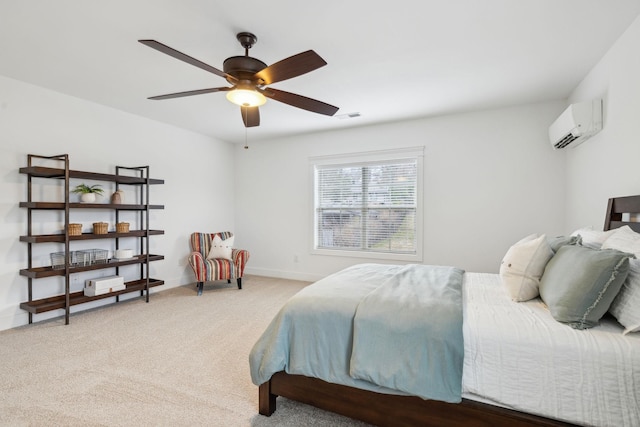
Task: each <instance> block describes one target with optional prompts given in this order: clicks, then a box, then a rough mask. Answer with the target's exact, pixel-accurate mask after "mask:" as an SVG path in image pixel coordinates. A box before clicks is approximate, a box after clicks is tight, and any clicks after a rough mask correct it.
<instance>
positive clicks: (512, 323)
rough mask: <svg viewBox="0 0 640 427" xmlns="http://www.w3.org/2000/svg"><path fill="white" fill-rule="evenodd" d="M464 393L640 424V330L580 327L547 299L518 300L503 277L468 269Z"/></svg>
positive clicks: (572, 418)
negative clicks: (554, 313)
mask: <svg viewBox="0 0 640 427" xmlns="http://www.w3.org/2000/svg"><path fill="white" fill-rule="evenodd" d="M463 300H464V312H463V315H464V324H463V334H464V350H465V356H464V370H463V397H467V398H471V399H475V400H481V401H489V402H495V403H497V404H500V405H503V406H507V407H510V408H513V409H517V410H520V411H525V412H530V413H536V414H540V415H544V416H547V417H551V418H557V419H561V420H566V421H569V422H573V423H578V424H581V425H592V426H611V427H621V426H629V427H633V426H635V427H637V426H640V403H639V402H640V334H638V333H636V334H628V335H625V336H623V335H622V332H623V328H622V327H621V326H620V325H619V324H618V323H617V322H616V321H615V320H613V319H605V320H603V321H602V322H601V324H600V325H599V326H597V327H595V328H592V329H587V330H575V329H572V328H570V327H569V326H567V325H564V324H561V323H558V322H556V321H555V320H554V319H553V318H552V317H551V315H550V313H549V311H548V310H547V309H546V307H545V306H544V303H543V302H542V301H541V300H540V299H534V300H531V301H528V302H520V303H515V302H513V301H511V300H510V299H509V297H508V295H507V293H506V292H505V290H504V289H503V287H502V284H501V283H500V277H499V276H498V275H496V274H482V273H466V274H465V280H464V284H463Z"/></svg>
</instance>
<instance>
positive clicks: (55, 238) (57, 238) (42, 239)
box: [20, 230, 164, 243]
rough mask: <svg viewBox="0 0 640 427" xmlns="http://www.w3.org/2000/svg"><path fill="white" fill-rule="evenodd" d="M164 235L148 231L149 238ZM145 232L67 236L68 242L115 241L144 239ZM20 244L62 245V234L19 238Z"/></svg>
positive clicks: (161, 232) (161, 231)
mask: <svg viewBox="0 0 640 427" xmlns="http://www.w3.org/2000/svg"><path fill="white" fill-rule="evenodd" d="M161 234H164V230H149V236H159V235H161ZM146 235H147V232H146V230H131V231H129V232H128V233H116V232H115V231H110V232H108V233H107V234H93V233H82V234H81V235H79V236H69V240H70V241H73V240H95V239H116V238H123V237H144V236H146ZM20 241H21V242H27V243H51V242H58V243H64V234H40V235H34V236H20Z"/></svg>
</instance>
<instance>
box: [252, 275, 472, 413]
mask: <svg viewBox="0 0 640 427" xmlns="http://www.w3.org/2000/svg"><path fill="white" fill-rule="evenodd" d="M462 276H463V271H462V270H459V269H456V268H452V267H437V266H425V265H406V266H401V265H384V264H360V265H355V266H353V267H349V268H347V269H344V270H342V271H340V272H338V273H335V274H332V275H330V276H327V277H326V278H324V279H322V280H319V281H318V282H316V283H314V284H312V285H309V286H307V287H306V288H305V289H303V290H302V291H300V292H299V293H298V294H296V295H295V296H293V297H292V298H291V299H290V300H289V301H288V302H287V303H286V304H285V305H284V306H283V308H282V309H281V310H280V312H279V313H278V314H277V315H276V317H275V318H274V319H273V320H272V321H271V323H270V325H269V326H268V327H267V329H266V330H265V332H264V333H263V334H262V336H261V337H260V338H259V339H258V341H257V342H256V343H255V345H254V347H253V349H252V350H251V353H250V356H249V363H250V368H251V379H252V381H253V383H254V384H256V385H260V384H263V383H264V382H266V381H268V380H269V379H270V378H271V376H272V375H273V374H275V373H276V372H279V371H283V370H284V371H286V372H287V373H289V374H297V375H305V376H310V377H314V378H320V379H322V380H325V381H328V382H332V383H335V384H342V385H346V386H350V387H357V388H361V389H365V390H372V391H376V392H381V393H391V394H411V395H416V396H420V397H422V398H425V399H437V400H444V401H447V402H459V401H460V400H461V396H460V395H461V382H462V381H461V379H462V362H463V343H462Z"/></svg>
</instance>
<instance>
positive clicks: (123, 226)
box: [116, 222, 129, 233]
mask: <svg viewBox="0 0 640 427" xmlns="http://www.w3.org/2000/svg"><path fill="white" fill-rule="evenodd" d="M116 232H118V233H128V232H129V223H128V222H119V223H117V224H116Z"/></svg>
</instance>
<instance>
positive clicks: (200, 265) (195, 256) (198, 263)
mask: <svg viewBox="0 0 640 427" xmlns="http://www.w3.org/2000/svg"><path fill="white" fill-rule="evenodd" d="M188 260H189V265H190V266H191V268H192V269H193V273H194V274H195V275H196V281H198V282H202V281H204V280H205V278H204V277H203V275H206V269H205V267H204V262H205V260H204V257H203V256H202V254H201V253H200V252H197V251H194V252H191V253H190V254H189V258H188Z"/></svg>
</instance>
